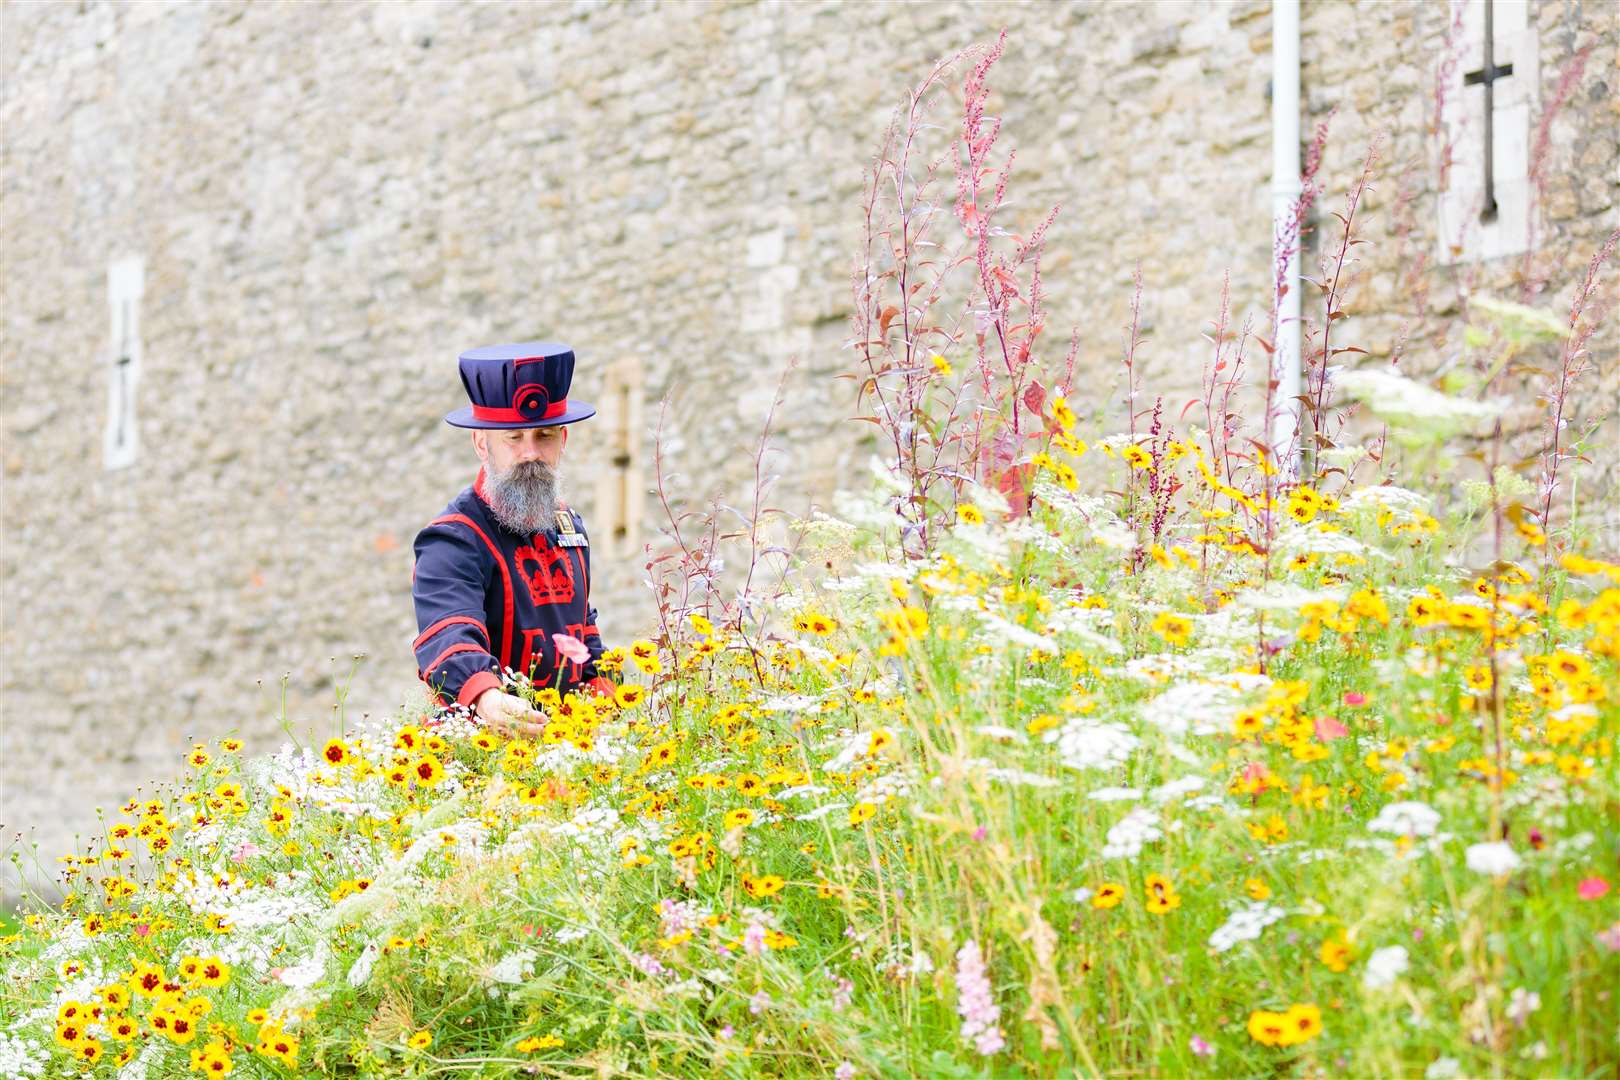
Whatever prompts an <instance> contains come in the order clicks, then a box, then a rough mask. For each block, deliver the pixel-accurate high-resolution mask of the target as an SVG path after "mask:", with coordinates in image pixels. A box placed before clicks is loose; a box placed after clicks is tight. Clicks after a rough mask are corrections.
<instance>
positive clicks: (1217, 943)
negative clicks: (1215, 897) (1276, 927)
mask: <svg viewBox="0 0 1620 1080" xmlns="http://www.w3.org/2000/svg"><path fill="white" fill-rule="evenodd" d="M1285 914H1287V912H1285V911H1283V909H1282V908H1280V907H1274V906H1272V905H1271V904H1268V903H1265V902H1264V901H1256V902H1254V903H1251V904H1250V905H1249V906H1248V907H1246V908H1242V909H1240V910H1238V911H1234V912H1233V913H1232V914H1231V915H1230V916H1228V917H1227V920H1226V921H1225V922H1224V923H1222V924H1221V925H1220V926H1218V927H1217V928H1216V929H1215V932H1214V933H1213V934H1211V935H1209V945H1210V948H1212V949H1214V950H1215V951H1216V952H1225V951H1226V950H1228V949H1230V948H1231V947H1232V946H1234V945H1236V944H1238V942H1240V941H1253V940H1254V939H1255V938H1257V937H1259V936H1260V933H1261V931H1263V930H1264V929H1265V928H1266V927H1268V926H1270V925H1271V924H1272V923H1274V922H1276V921H1277V920H1278V919H1281V918H1282V917H1283V916H1284V915H1285Z"/></svg>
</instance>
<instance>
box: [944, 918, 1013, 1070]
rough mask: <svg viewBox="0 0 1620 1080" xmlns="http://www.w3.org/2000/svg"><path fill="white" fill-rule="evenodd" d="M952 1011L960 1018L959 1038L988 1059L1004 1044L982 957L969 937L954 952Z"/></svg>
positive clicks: (997, 1011) (999, 1013) (998, 1016)
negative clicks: (954, 1000)
mask: <svg viewBox="0 0 1620 1080" xmlns="http://www.w3.org/2000/svg"><path fill="white" fill-rule="evenodd" d="M956 1012H957V1015H959V1016H960V1017H961V1018H962V1038H964V1039H972V1040H973V1047H974V1049H975V1050H977V1051H978V1052H979V1053H980V1054H982V1055H984V1056H986V1057H988V1056H990V1055H991V1054H994V1053H995V1052H996V1051H998V1050H1000V1049H1002V1048H1003V1047H1005V1046H1006V1045H1007V1040H1006V1039H1005V1038H1004V1037H1003V1036H1002V1033H1001V1028H1000V1027H999V1026H997V1023H996V1022H997V1021H998V1020H1000V1019H1001V1006H999V1005H997V1004H996V1003H995V1001H994V1000H993V999H992V993H991V989H990V976H989V974H988V972H987V971H986V969H985V964H984V956H983V954H982V953H980V951H979V943H978V942H977V941H974V940H973V939H972V938H968V940H967V943H966V944H965V945H963V946H962V947H961V948H960V949H958V950H956Z"/></svg>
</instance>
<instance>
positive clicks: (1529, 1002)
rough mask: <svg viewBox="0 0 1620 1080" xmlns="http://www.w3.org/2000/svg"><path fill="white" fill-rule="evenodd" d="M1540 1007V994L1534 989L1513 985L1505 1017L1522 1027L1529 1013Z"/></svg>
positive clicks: (1528, 1017)
mask: <svg viewBox="0 0 1620 1080" xmlns="http://www.w3.org/2000/svg"><path fill="white" fill-rule="evenodd" d="M1540 1008H1541V995H1540V994H1538V993H1536V992H1535V991H1534V990H1526V989H1525V988H1524V987H1522V986H1515V987H1514V988H1513V993H1512V995H1511V996H1509V998H1508V1007H1507V1018H1508V1019H1509V1020H1511V1021H1513V1023H1514V1026H1516V1027H1524V1023H1525V1021H1526V1020H1529V1019H1530V1014H1531V1013H1533V1012H1535V1011H1536V1010H1537V1009H1540Z"/></svg>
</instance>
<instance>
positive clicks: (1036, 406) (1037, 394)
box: [1024, 379, 1046, 416]
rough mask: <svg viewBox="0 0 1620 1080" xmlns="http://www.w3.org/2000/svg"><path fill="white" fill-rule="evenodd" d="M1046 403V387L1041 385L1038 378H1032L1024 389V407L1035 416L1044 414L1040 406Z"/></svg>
mask: <svg viewBox="0 0 1620 1080" xmlns="http://www.w3.org/2000/svg"><path fill="white" fill-rule="evenodd" d="M1045 404H1046V387H1044V386H1042V385H1041V381H1040V380H1039V379H1035V380H1032V381H1031V382H1030V384H1029V386H1028V387H1026V388H1025V390H1024V408H1026V409H1028V410H1029V411H1030V412H1032V413H1034V414H1035V415H1036V416H1044V415H1046V414H1045V413H1043V412H1042V411H1041V407H1042V406H1044V405H1045Z"/></svg>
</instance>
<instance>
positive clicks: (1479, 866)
mask: <svg viewBox="0 0 1620 1080" xmlns="http://www.w3.org/2000/svg"><path fill="white" fill-rule="evenodd" d="M1467 862H1468V869H1470V870H1472V871H1474V872H1475V873H1476V874H1488V875H1489V876H1491V877H1501V876H1502V875H1504V874H1511V873H1513V871H1515V870H1517V869H1518V868H1519V856H1518V855H1516V854H1514V851H1513V849H1512V848H1511V847H1509V846H1508V845H1507V844H1506V843H1503V842H1502V841H1500V840H1498V841H1496V842H1494V843H1490V844H1475V845H1474V846H1472V847H1470V848H1469V849H1468V854H1467Z"/></svg>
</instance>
